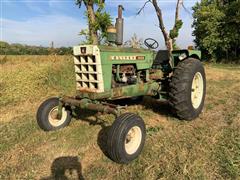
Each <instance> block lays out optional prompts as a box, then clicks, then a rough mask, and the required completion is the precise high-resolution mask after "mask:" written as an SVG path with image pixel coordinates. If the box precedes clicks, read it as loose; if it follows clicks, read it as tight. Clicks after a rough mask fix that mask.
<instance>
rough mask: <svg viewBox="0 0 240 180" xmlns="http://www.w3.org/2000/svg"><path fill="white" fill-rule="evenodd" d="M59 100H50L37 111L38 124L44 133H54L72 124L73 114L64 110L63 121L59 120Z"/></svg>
mask: <svg viewBox="0 0 240 180" xmlns="http://www.w3.org/2000/svg"><path fill="white" fill-rule="evenodd" d="M58 105H59V99H58V98H55V97H54V98H50V99H47V100H46V101H44V102H43V103H42V104H41V105H40V107H39V108H38V111H37V123H38V125H39V127H40V128H41V129H42V130H44V131H54V130H58V129H61V128H63V127H66V126H67V125H68V124H69V123H70V122H71V119H72V117H71V112H70V111H69V110H67V109H66V108H65V107H63V108H62V117H61V119H58V118H57V113H58Z"/></svg>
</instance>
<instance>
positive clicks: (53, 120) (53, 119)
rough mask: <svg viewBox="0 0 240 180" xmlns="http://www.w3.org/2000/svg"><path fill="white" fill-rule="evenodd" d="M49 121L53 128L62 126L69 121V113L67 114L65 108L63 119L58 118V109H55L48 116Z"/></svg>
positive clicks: (63, 109)
mask: <svg viewBox="0 0 240 180" xmlns="http://www.w3.org/2000/svg"><path fill="white" fill-rule="evenodd" d="M48 119H49V122H50V124H51V125H52V126H54V127H57V126H60V125H62V124H63V123H64V122H65V120H66V119H67V112H66V110H65V108H64V107H63V108H62V117H61V118H58V107H54V108H53V109H52V110H51V111H50V113H49V115H48Z"/></svg>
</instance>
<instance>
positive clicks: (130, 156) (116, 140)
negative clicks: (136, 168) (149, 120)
mask: <svg viewBox="0 0 240 180" xmlns="http://www.w3.org/2000/svg"><path fill="white" fill-rule="evenodd" d="M145 136H146V129H145V123H144V121H143V120H142V118H141V117H140V116H138V115H135V114H133V113H125V114H122V115H120V116H119V117H118V118H117V119H116V120H115V121H114V123H113V124H112V127H111V129H110V130H109V134H108V140H107V153H108V156H109V157H110V158H111V159H112V160H113V161H115V162H117V163H125V164H126V163H129V162H130V161H132V160H134V159H136V158H137V157H138V156H139V154H140V153H141V151H142V149H143V146H144V142H145Z"/></svg>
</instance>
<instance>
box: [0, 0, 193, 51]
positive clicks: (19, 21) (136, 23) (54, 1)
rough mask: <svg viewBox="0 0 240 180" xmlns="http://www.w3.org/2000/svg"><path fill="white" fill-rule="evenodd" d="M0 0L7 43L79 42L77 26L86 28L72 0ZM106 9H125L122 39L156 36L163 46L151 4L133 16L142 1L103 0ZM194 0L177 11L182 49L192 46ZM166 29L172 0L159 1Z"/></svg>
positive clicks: (170, 21) (170, 23)
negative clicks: (135, 36) (120, 7)
mask: <svg viewBox="0 0 240 180" xmlns="http://www.w3.org/2000/svg"><path fill="white" fill-rule="evenodd" d="M0 1H1V40H2V41H6V42H9V43H23V44H28V45H42V46H49V45H50V42H51V41H54V43H55V46H57V47H60V46H73V45H77V44H79V42H80V41H81V37H80V36H79V35H78V33H79V32H80V30H81V29H84V28H86V19H85V17H84V11H85V9H84V6H82V8H81V9H79V8H78V7H77V6H76V5H75V1H74V0H0ZM105 2H106V10H107V11H108V12H109V13H110V14H111V16H112V17H113V21H115V18H116V16H117V5H119V4H122V5H123V6H124V8H125V11H124V18H125V27H124V40H128V39H129V38H130V37H131V36H132V35H133V34H134V33H136V34H137V36H138V37H139V38H142V39H145V38H148V37H151V38H154V39H156V40H157V41H158V42H159V44H160V46H161V47H164V42H163V38H162V34H161V32H160V30H159V28H158V26H157V25H158V21H157V17H156V14H155V11H154V10H153V7H152V5H151V4H148V5H147V6H146V8H145V10H144V11H143V12H142V14H141V15H138V16H137V15H136V12H137V11H138V9H139V8H140V7H141V6H142V5H143V4H144V2H145V1H142V0H122V1H120V0H106V1H105ZM196 2H197V0H184V4H185V7H186V8H187V9H188V11H186V10H184V9H182V10H181V18H182V20H183V23H184V24H183V28H182V29H181V31H180V36H179V38H178V41H177V43H178V45H179V46H180V47H182V48H186V47H187V46H188V45H193V42H192V41H193V37H192V28H191V25H192V21H193V19H192V17H191V14H190V12H191V7H192V6H193V5H194V4H195V3H196ZM159 5H160V7H161V8H162V11H163V18H164V22H165V25H166V27H167V29H168V30H169V29H170V28H171V27H172V26H173V22H174V14H175V6H176V0H159Z"/></svg>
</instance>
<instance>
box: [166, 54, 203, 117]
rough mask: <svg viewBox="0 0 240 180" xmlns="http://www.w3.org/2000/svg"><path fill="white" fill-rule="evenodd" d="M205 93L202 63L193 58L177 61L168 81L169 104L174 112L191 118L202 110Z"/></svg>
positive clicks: (179, 115)
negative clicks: (169, 81)
mask: <svg viewBox="0 0 240 180" xmlns="http://www.w3.org/2000/svg"><path fill="white" fill-rule="evenodd" d="M205 94H206V77H205V71H204V68H203V65H202V63H201V62H200V61H199V60H197V59H193V58H189V59H186V60H184V61H182V62H179V64H178V65H177V67H176V68H175V70H174V72H173V76H172V80H171V83H170V93H169V95H170V104H171V106H172V108H173V110H174V113H175V114H176V115H177V116H178V117H179V118H180V119H185V120H192V119H195V118H196V117H198V116H199V114H200V113H201V112H202V109H203V105H204V99H205Z"/></svg>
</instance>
